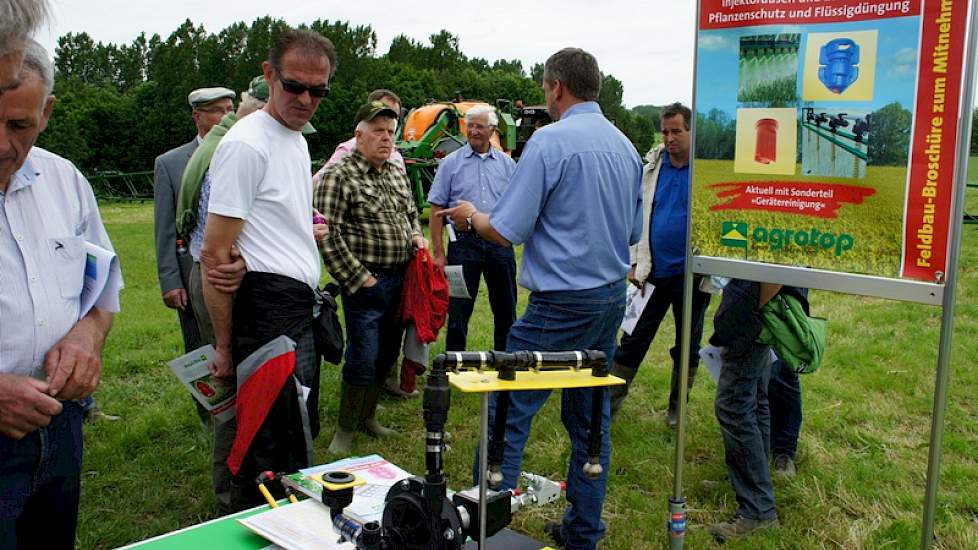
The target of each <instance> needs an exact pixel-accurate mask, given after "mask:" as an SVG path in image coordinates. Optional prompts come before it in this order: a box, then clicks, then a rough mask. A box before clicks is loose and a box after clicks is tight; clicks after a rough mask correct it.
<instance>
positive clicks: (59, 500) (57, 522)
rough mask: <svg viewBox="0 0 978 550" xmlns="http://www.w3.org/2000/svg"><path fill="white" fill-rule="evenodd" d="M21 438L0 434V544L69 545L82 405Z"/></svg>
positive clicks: (70, 405) (69, 404)
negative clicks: (16, 438)
mask: <svg viewBox="0 0 978 550" xmlns="http://www.w3.org/2000/svg"><path fill="white" fill-rule="evenodd" d="M62 405H63V406H64V410H63V411H62V412H61V414H59V415H58V416H55V417H54V418H52V419H51V423H50V424H49V425H47V426H45V427H43V428H39V429H37V430H35V431H33V432H31V433H29V434H27V435H26V436H24V438H23V439H20V440H15V439H12V438H9V437H7V436H5V435H0V548H4V549H12V550H16V549H17V548H35V547H37V548H53V549H61V548H64V549H69V550H71V549H73V548H74V547H75V528H76V526H77V523H78V497H79V490H80V487H81V464H82V408H81V405H79V404H78V403H77V402H74V401H64V402H62Z"/></svg>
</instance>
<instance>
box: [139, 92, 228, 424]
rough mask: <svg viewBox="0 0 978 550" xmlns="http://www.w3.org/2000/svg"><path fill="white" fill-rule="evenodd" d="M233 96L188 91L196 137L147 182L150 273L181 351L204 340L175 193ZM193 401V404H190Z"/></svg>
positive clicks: (161, 160) (205, 417)
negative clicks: (152, 244)
mask: <svg viewBox="0 0 978 550" xmlns="http://www.w3.org/2000/svg"><path fill="white" fill-rule="evenodd" d="M233 98H234V92H233V91H232V90H229V89H227V88H201V89H199V90H194V91H192V92H190V95H189V96H188V98H187V100H188V102H189V103H190V107H191V109H192V111H191V116H192V117H193V120H194V125H195V126H196V127H197V135H195V136H194V138H193V139H192V140H190V141H189V142H187V143H185V144H183V145H181V146H180V147H177V148H175V149H171V150H169V151H167V152H165V153H163V154H162V155H160V156H158V157H156V165H155V167H154V182H153V219H154V228H155V234H156V235H155V236H156V271H157V276H158V277H159V280H160V291H161V293H162V294H163V303H164V304H166V307H168V308H170V309H175V310H177V316H178V318H179V319H180V332H181V334H182V335H183V349H184V352H185V353H186V352H190V351H193V350H195V349H197V348H199V347H200V346H202V345H203V344H204V343H205V342H203V340H202V339H201V336H200V328H199V327H198V326H197V320H196V318H195V317H194V312H193V305H192V304H191V302H190V295H189V294H188V292H187V289H188V288H190V286H189V284H190V272H191V270H192V268H193V259H192V258H191V257H190V254H189V252H188V249H187V246H188V245H187V243H186V242H185V241H183V240H180V239H179V237H178V236H177V229H176V212H177V206H176V205H177V197H178V196H179V195H180V181H181V179H182V178H183V171H184V169H186V167H187V162H188V161H189V160H190V157H191V155H193V154H194V151H195V150H197V147H198V146H199V145H200V144H201V143H202V142H203V140H204V136H206V135H207V132H210V131H211V128H213V127H214V125H215V124H217V123H218V122H220V121H221V118H222V117H223V116H224V115H226V114H228V113H230V112H231V111H232V109H233V105H232V104H231V100H232V99H233ZM194 403H196V401H195V402H194ZM197 414H198V415H199V416H200V421H201V424H202V425H204V426H205V427H206V426H207V425H208V423H209V422H210V414H208V413H207V410H206V409H204V408H203V407H202V406H200V405H199V404H197Z"/></svg>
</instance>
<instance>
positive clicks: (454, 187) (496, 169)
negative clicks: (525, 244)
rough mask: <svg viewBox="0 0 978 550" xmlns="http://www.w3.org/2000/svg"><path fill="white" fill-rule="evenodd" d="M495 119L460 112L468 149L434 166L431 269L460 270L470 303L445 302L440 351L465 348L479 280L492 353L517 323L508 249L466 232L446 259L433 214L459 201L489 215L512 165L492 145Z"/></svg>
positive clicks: (483, 111) (480, 110) (485, 111)
mask: <svg viewBox="0 0 978 550" xmlns="http://www.w3.org/2000/svg"><path fill="white" fill-rule="evenodd" d="M498 124H499V118H498V116H497V115H496V110H495V109H493V108H492V107H490V106H488V105H479V106H476V107H473V108H471V109H469V110H468V111H467V112H466V113H465V135H466V137H467V138H468V144H466V145H465V146H464V147H462V148H461V149H459V150H457V151H455V152H454V153H452V154H450V155H448V156H447V157H446V158H445V160H444V161H442V163H441V164H440V165H439V166H438V172H437V173H436V174H435V181H434V183H432V184H431V191H429V192H428V203H429V204H431V213H430V215H429V220H430V222H429V223H430V225H431V245H432V246H431V248H432V253H433V260H434V262H435V265H437V266H439V267H440V268H442V269H444V268H445V264H446V263H448V264H449V265H461V266H462V273H463V275H464V277H465V286H466V287H467V288H468V290H469V296H471V298H451V299H450V300H449V302H448V338H447V340H446V342H445V349H446V350H452V351H462V350H464V349H465V343H466V336H467V335H468V329H469V318H470V317H472V308H473V307H474V306H475V297H476V296H477V295H478V293H479V279H480V276H481V275H485V278H486V288H487V289H488V290H489V306H490V307H491V308H492V318H493V344H494V347H493V349H497V350H503V349H506V336H507V335H508V334H509V327H511V326H512V325H513V321H515V320H516V257H515V255H514V254H513V247H511V246H503V245H500V244H496V243H493V242H490V241H487V240H485V239H480V238H479V236H478V235H475V234H473V233H470V232H459V233H458V234H457V240H456V241H455V242H450V243H448V258H447V259H446V257H445V247H444V245H443V244H442V227H443V226H444V224H445V218H443V217H441V216H440V215H438V212H440V211H441V210H443V209H444V208H445V207H448V206H455V205H457V204H458V201H460V200H467V201H469V202H471V203H473V204H474V205H475V206H476V208H478V209H479V210H480V211H481V212H490V211H492V209H493V207H494V206H495V205H496V201H497V200H499V197H500V195H502V194H503V191H505V190H506V186H507V185H508V184H509V178H510V176H512V175H513V171H514V170H516V163H515V162H513V159H511V158H509V156H508V155H506V154H505V153H503V152H502V151H500V150H499V149H497V148H494V147H493V146H492V143H491V142H490V138H491V137H492V135H493V133H494V132H495V131H496V125H498Z"/></svg>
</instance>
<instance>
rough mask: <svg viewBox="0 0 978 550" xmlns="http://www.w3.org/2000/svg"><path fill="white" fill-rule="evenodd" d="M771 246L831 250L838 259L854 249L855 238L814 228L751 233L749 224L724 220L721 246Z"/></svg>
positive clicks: (762, 229) (764, 229)
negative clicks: (751, 243) (751, 244)
mask: <svg viewBox="0 0 978 550" xmlns="http://www.w3.org/2000/svg"><path fill="white" fill-rule="evenodd" d="M749 242H753V244H754V246H758V245H761V246H762V247H763V246H766V247H768V248H769V249H770V250H771V251H774V252H777V251H779V250H785V249H788V248H790V247H798V248H809V249H814V250H828V251H832V252H833V253H834V254H835V256H836V257H838V256H842V254H843V253H845V252H848V251H850V250H852V249H853V247H854V246H855V245H856V239H855V238H854V237H853V236H852V235H849V234H848V233H838V234H836V233H832V232H830V231H820V230H818V229H816V228H814V227H810V228H807V229H795V228H786V227H785V228H782V227H770V228H769V227H764V226H760V225H759V226H755V227H754V229H753V231H751V230H750V228H749V225H748V224H747V222H740V221H724V222H723V225H722V227H721V228H720V244H722V245H723V246H727V247H731V248H749V246H750V245H749V244H748V243H749Z"/></svg>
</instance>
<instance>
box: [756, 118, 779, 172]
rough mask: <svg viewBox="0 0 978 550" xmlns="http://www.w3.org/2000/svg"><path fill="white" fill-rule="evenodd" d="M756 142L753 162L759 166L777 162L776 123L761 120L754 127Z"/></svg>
mask: <svg viewBox="0 0 978 550" xmlns="http://www.w3.org/2000/svg"><path fill="white" fill-rule="evenodd" d="M754 128H755V129H756V130H757V142H756V144H755V145H754V160H755V161H756V162H759V163H761V164H771V163H773V162H774V161H776V160H778V121H777V120H775V119H773V118H762V119H760V120H758V121H757V123H756V124H755V125H754Z"/></svg>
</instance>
